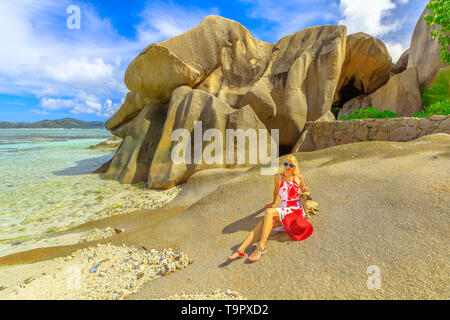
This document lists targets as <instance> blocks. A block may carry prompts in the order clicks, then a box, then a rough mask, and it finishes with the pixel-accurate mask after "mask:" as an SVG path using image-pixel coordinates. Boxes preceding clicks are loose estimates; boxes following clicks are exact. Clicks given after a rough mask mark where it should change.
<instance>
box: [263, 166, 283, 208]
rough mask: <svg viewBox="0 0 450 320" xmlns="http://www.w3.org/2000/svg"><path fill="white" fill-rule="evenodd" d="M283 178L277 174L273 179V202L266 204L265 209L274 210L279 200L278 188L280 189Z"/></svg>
mask: <svg viewBox="0 0 450 320" xmlns="http://www.w3.org/2000/svg"><path fill="white" fill-rule="evenodd" d="M280 183H281V178H280V176H279V175H278V174H276V175H275V176H274V178H273V200H272V202H270V203H268V204H266V205H265V206H264V207H265V208H273V206H274V205H275V203H276V202H277V198H278V188H279V187H280Z"/></svg>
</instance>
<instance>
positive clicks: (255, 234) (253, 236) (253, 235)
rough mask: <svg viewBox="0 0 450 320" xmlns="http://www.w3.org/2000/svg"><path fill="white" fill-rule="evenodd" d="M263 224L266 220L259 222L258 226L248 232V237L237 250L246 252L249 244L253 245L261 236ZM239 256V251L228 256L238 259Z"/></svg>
mask: <svg viewBox="0 0 450 320" xmlns="http://www.w3.org/2000/svg"><path fill="white" fill-rule="evenodd" d="M263 224H264V220H261V221H259V222H258V224H257V225H256V227H254V228H253V230H252V231H250V232H249V233H248V235H247V238H245V240H244V242H242V244H241V245H240V246H239V248H237V251H239V252H241V253H244V251H245V249H247V247H248V246H249V245H251V244H252V243H253V242H255V241H256V240H258V239H259V237H260V236H261V231H262V228H263ZM237 257H238V254H237V252H233V254H232V255H230V256H227V258H228V259H231V260H233V259H236V258H237Z"/></svg>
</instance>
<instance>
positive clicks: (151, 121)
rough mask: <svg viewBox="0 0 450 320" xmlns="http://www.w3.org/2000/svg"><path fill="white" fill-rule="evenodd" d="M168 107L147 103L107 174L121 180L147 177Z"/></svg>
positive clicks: (131, 181) (131, 180)
mask: <svg viewBox="0 0 450 320" xmlns="http://www.w3.org/2000/svg"><path fill="white" fill-rule="evenodd" d="M166 113H167V107H166V106H164V105H162V104H158V103H150V104H147V105H146V106H145V107H144V108H143V109H142V110H141V112H139V114H138V116H137V117H136V118H135V119H134V120H133V121H132V122H131V123H130V125H129V129H128V132H127V134H126V136H125V139H124V140H123V142H122V144H121V146H120V148H119V149H118V150H117V152H116V154H115V155H114V157H113V159H112V160H111V162H110V164H109V167H108V169H107V170H106V172H105V174H104V177H105V178H107V179H114V180H118V181H120V182H121V183H137V182H141V181H147V176H148V171H149V168H150V164H151V162H152V159H153V157H154V154H155V150H156V147H157V145H158V142H159V140H160V139H161V132H162V128H163V125H164V121H165V118H166Z"/></svg>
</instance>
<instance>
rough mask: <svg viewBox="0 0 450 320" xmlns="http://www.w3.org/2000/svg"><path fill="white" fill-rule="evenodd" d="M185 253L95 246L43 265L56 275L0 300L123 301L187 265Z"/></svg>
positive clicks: (35, 279)
mask: <svg viewBox="0 0 450 320" xmlns="http://www.w3.org/2000/svg"><path fill="white" fill-rule="evenodd" d="M190 262H191V261H190V260H189V258H188V256H187V255H186V253H184V252H183V251H181V250H180V251H176V252H174V251H173V250H172V249H171V248H168V249H164V250H161V251H158V250H155V249H151V250H148V249H146V248H136V247H132V246H126V245H122V246H115V245H112V244H105V245H102V244H98V245H97V246H92V247H88V248H85V249H80V250H78V251H76V252H74V253H73V254H72V255H70V256H67V257H60V258H56V259H54V260H52V261H48V262H47V263H50V264H56V265H57V268H56V272H53V273H49V274H46V273H42V274H41V275H39V276H33V277H31V278H27V279H25V280H23V281H21V283H19V284H17V285H16V287H15V288H12V290H10V291H9V292H6V291H5V293H4V294H3V295H2V294H1V293H2V292H1V291H0V299H108V300H109V299H114V300H115V299H123V297H124V296H126V295H128V294H131V293H134V292H137V291H138V290H139V288H141V287H142V286H143V285H144V284H145V283H146V282H148V281H151V280H153V279H156V278H159V277H162V276H165V275H167V274H168V273H170V272H175V271H176V270H178V269H183V268H185V267H186V266H188V265H189V263H190Z"/></svg>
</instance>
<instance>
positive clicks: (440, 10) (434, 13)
mask: <svg viewBox="0 0 450 320" xmlns="http://www.w3.org/2000/svg"><path fill="white" fill-rule="evenodd" d="M427 9H428V10H430V11H431V14H426V15H425V16H424V19H425V21H426V23H427V25H430V26H431V25H434V24H436V25H440V26H441V28H440V30H439V31H438V30H431V31H430V34H431V37H432V38H433V39H434V38H435V37H436V36H437V37H438V42H439V43H440V44H441V49H440V51H441V60H442V62H446V63H448V64H450V52H449V50H448V47H449V45H450V37H449V36H448V35H449V33H450V0H436V1H431V2H429V3H428V4H427Z"/></svg>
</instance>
